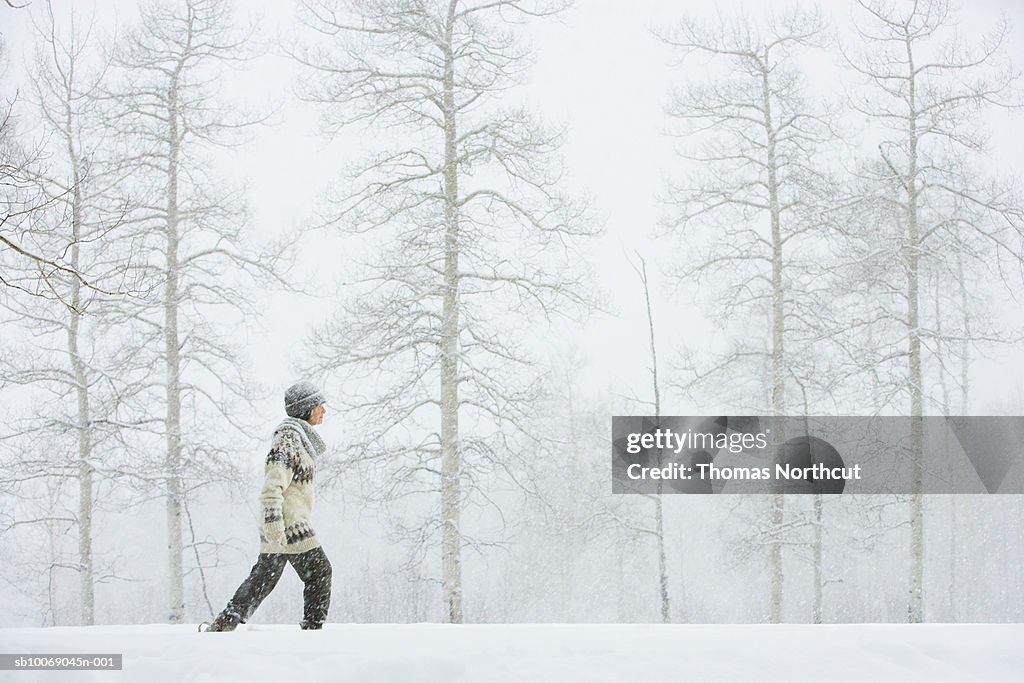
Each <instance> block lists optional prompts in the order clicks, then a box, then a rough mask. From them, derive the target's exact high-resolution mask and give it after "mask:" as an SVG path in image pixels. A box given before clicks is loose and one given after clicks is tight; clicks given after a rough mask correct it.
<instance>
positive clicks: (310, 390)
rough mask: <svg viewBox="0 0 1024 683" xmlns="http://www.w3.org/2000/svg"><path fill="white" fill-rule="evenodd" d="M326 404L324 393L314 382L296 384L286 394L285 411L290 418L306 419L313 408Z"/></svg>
mask: <svg viewBox="0 0 1024 683" xmlns="http://www.w3.org/2000/svg"><path fill="white" fill-rule="evenodd" d="M326 402H327V398H326V397H325V396H324V394H323V392H322V391H320V390H319V389H317V387H316V385H315V384H313V383H312V382H306V381H302V382H296V383H295V384H293V385H291V386H290V387H288V391H286V392H284V411H285V412H286V413H288V417H297V418H300V419H305V418H306V417H307V416H308V415H309V413H310V411H311V410H313V408H316V407H317V406H318V405H321V404H323V403H326Z"/></svg>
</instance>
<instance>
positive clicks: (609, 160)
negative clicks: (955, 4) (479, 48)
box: [0, 0, 1024, 409]
mask: <svg viewBox="0 0 1024 683" xmlns="http://www.w3.org/2000/svg"><path fill="white" fill-rule="evenodd" d="M31 4H32V5H33V7H32V10H31V11H33V12H38V11H39V10H40V9H41V6H40V5H41V0H32V3H31ZM54 4H55V6H56V8H57V9H58V11H60V10H61V9H63V8H64V6H65V5H66V4H73V5H74V6H75V7H76V8H81V10H82V11H83V12H87V11H89V9H90V8H91V7H93V6H94V3H92V2H89V1H87V0H79V1H76V2H74V3H68V2H66V1H58V2H55V3H54ZM731 4H733V3H727V2H722V3H714V2H687V3H679V2H672V1H654V0H648V1H646V2H632V3H625V2H620V1H617V0H578V1H577V3H576V6H575V7H574V8H573V9H572V10H571V11H570V12H569V13H568V14H566V15H565V16H564V17H562V18H561V19H559V20H547V21H540V22H536V23H534V24H532V25H531V26H529V27H528V28H527V29H525V32H526V33H527V34H528V35H529V36H530V37H531V40H532V43H533V45H534V47H535V64H534V66H533V68H532V70H531V71H530V72H529V74H528V82H527V83H526V84H525V86H524V87H522V88H519V89H517V90H514V91H512V92H511V93H510V97H515V98H522V99H523V100H525V101H526V102H528V103H529V104H530V105H531V106H532V108H533V109H534V110H535V111H537V112H539V113H542V114H543V115H544V118H545V120H546V121H548V122H550V123H556V124H557V123H564V124H565V125H566V126H567V128H568V139H567V143H566V145H565V147H564V148H563V157H564V159H565V165H566V169H567V171H568V175H567V180H568V188H569V189H573V190H579V191H582V190H586V191H587V192H588V193H589V194H590V195H591V196H592V198H593V200H594V205H595V208H596V210H597V214H598V215H600V216H603V217H604V219H605V220H606V229H607V234H606V236H605V237H603V238H602V239H601V240H600V242H599V243H598V244H597V245H596V248H595V250H594V254H595V256H594V258H595V265H596V268H595V270H596V271H597V272H598V273H599V274H600V275H601V278H600V280H601V286H602V287H603V288H604V290H605V291H606V292H607V293H608V294H609V295H611V298H612V301H613V303H614V305H615V306H616V308H617V309H618V311H619V313H620V317H617V318H599V319H597V320H595V321H594V322H593V323H592V324H591V325H590V326H589V327H588V329H587V330H585V331H582V332H581V333H580V334H579V338H580V344H581V345H583V346H584V348H586V349H587V350H588V351H589V352H590V354H591V356H592V359H593V361H594V368H593V371H592V372H591V381H592V383H593V388H594V389H595V390H601V389H603V388H605V387H606V386H607V383H608V382H618V383H622V382H628V383H631V384H632V385H633V387H635V388H636V390H637V391H643V390H644V389H645V388H646V382H647V378H646V375H645V374H644V373H645V372H646V371H645V368H646V362H647V356H646V354H647V346H646V344H647V337H646V328H645V325H646V320H645V318H644V314H643V310H642V308H641V303H642V292H641V290H640V288H639V283H638V280H637V278H636V276H635V275H634V274H633V272H632V270H631V269H630V267H629V266H628V264H626V262H625V261H624V259H623V255H624V254H625V253H630V254H631V252H632V250H633V249H634V248H638V249H640V250H641V251H642V252H643V253H644V254H645V256H647V257H648V261H649V262H651V261H653V260H655V258H656V256H657V255H658V254H659V251H660V250H659V248H658V247H657V246H656V245H654V244H653V243H652V241H651V239H650V238H649V235H650V232H651V230H652V228H653V227H654V226H655V225H656V223H657V221H658V219H659V217H660V216H661V215H662V212H663V209H662V207H661V206H660V205H659V203H658V201H657V194H658V193H660V192H661V191H662V189H663V187H664V182H665V178H666V174H667V172H669V171H671V170H676V171H677V170H678V167H679V162H678V160H677V159H676V158H675V157H674V156H673V153H672V145H673V142H672V141H671V140H670V139H669V138H667V137H665V136H664V134H663V131H664V130H665V128H666V126H667V125H668V123H669V122H668V119H667V118H666V117H665V115H664V113H663V109H662V107H663V106H664V104H665V102H666V101H667V96H668V89H669V85H670V83H679V82H680V80H681V78H680V76H681V74H680V69H679V68H678V67H671V66H670V65H669V59H670V53H669V52H668V51H667V50H666V48H664V47H663V46H662V45H661V44H659V43H658V41H657V40H656V39H655V38H654V37H653V36H652V34H651V28H652V27H654V26H660V25H664V24H665V23H666V22H667V21H670V20H672V19H673V18H675V17H677V16H678V15H679V13H680V12H681V11H682V10H683V9H686V10H687V11H689V12H692V13H694V14H698V15H704V14H706V13H707V12H713V11H714V8H715V7H716V5H722V6H730V5H731ZM780 4H781V3H780ZM851 5H852V2H850V1H849V0H840V1H837V2H825V3H821V6H822V7H823V8H824V9H825V10H826V12H827V13H829V14H831V16H832V18H833V19H834V21H835V22H836V23H840V24H845V23H846V21H847V17H848V15H849V10H850V7H851ZM95 6H96V7H97V8H98V12H99V14H100V16H101V18H102V19H103V23H104V24H107V25H109V24H110V23H111V19H112V18H113V17H114V16H115V15H117V17H118V22H119V23H120V24H124V23H127V22H129V21H130V20H131V18H132V16H133V14H134V8H135V6H136V2H135V0H124V1H121V0H118V2H97V3H95ZM236 6H237V7H238V8H239V9H240V10H242V11H243V12H245V13H248V12H252V11H255V12H257V13H259V14H262V15H263V26H262V29H261V33H262V34H263V35H264V36H267V37H270V38H273V37H274V36H275V35H277V34H278V33H280V34H281V35H287V34H288V33H289V32H290V28H289V24H290V23H291V22H292V16H293V3H292V2H290V1H287V0H273V1H270V0H264V1H262V2H245V3H242V2H237V3H236ZM746 6H747V8H748V10H749V11H750V12H751V13H752V14H756V13H757V12H758V11H759V7H760V4H759V3H747V4H746ZM964 7H967V8H969V9H967V10H965V11H963V12H961V14H960V16H961V18H962V20H963V26H964V31H965V33H966V34H967V36H969V37H970V36H972V35H976V31H977V30H978V29H984V28H986V27H990V26H991V25H992V24H993V22H994V21H995V20H996V19H997V17H998V15H999V13H1000V12H1005V13H1006V14H1007V15H1008V16H1009V18H1010V19H1011V21H1012V22H1013V31H1012V35H1011V41H1010V45H1009V46H1008V47H1009V51H1010V54H1011V58H1012V59H1013V61H1014V63H1015V66H1017V67H1018V68H1021V67H1024V2H1022V1H1021V0H977V1H975V2H970V3H965V4H964ZM28 17H29V12H28V11H25V10H22V11H13V10H9V9H6V8H0V31H2V33H3V34H4V36H5V39H6V40H7V42H8V44H9V47H10V48H11V50H10V53H9V55H8V62H9V65H8V69H7V72H6V74H4V76H3V79H4V84H3V90H4V91H5V92H6V91H9V90H10V88H11V85H10V84H11V83H13V82H17V81H18V80H19V79H20V78H21V69H20V66H19V65H18V62H19V61H20V60H21V55H22V51H23V49H24V46H25V42H26V41H25V38H26V35H27V34H28V31H29V29H30V26H29V24H30V22H29V21H28ZM272 49H273V48H272ZM837 62H838V55H837V54H829V53H822V54H821V55H820V57H819V58H818V59H816V60H815V61H814V62H813V64H812V68H813V69H814V72H813V73H811V74H810V75H809V77H810V79H811V81H812V82H813V83H815V84H820V85H822V86H827V85H828V84H830V83H831V82H832V81H833V80H834V76H835V74H836V73H837V71H836V64H837ZM294 73H295V66H294V65H293V64H292V63H290V62H289V61H288V60H287V59H286V58H284V57H281V56H279V55H274V54H271V55H267V56H264V57H261V58H259V59H258V60H257V61H256V62H255V63H254V64H253V65H251V66H250V67H249V68H248V69H247V70H246V72H244V73H242V74H239V75H238V76H235V77H232V78H231V80H230V83H229V85H228V86H227V90H228V91H229V92H232V94H235V95H240V96H243V97H245V98H246V99H247V100H250V101H253V102H259V101H267V100H275V101H279V102H280V101H284V102H285V105H284V108H283V109H282V111H281V115H280V116H278V117H277V118H278V120H279V122H278V123H277V124H276V125H274V126H272V127H265V128H261V129H260V130H258V131H257V132H256V137H255V140H254V141H253V142H252V143H251V144H249V145H247V146H246V147H244V148H242V149H240V150H234V151H232V152H230V153H229V154H227V155H224V156H223V158H222V159H221V164H222V168H223V172H224V174H225V175H226V176H228V177H229V178H230V179H231V180H233V181H245V182H247V183H248V185H249V188H250V192H249V194H248V199H249V202H250V210H251V213H252V224H253V227H254V228H255V229H256V230H257V231H258V232H259V234H260V235H261V236H270V235H273V234H275V233H277V232H278V231H279V230H281V229H289V228H293V227H295V226H298V225H302V224H303V223H304V222H305V221H309V220H311V219H312V218H313V216H314V213H315V208H316V204H317V202H318V200H319V198H320V196H321V195H322V193H323V191H324V188H325V187H326V186H327V185H328V184H330V183H331V182H333V181H336V179H337V177H338V175H337V174H338V171H339V170H340V168H341V166H342V164H344V163H347V162H351V161H354V160H356V159H355V158H356V156H357V154H358V152H357V145H356V143H355V141H353V140H350V139H339V140H336V141H335V142H333V143H330V144H328V143H327V142H326V141H325V139H324V138H323V137H321V136H320V135H319V134H318V130H317V112H316V110H315V109H314V108H313V107H312V106H311V105H306V104H303V103H298V102H295V101H294V100H293V98H292V96H291V94H290V93H289V92H288V88H289V85H290V82H291V80H292V78H293V76H294ZM1022 123H1024V120H1022V118H1021V117H1016V118H1015V119H1012V120H1011V119H1009V118H1004V120H1003V121H1002V123H1001V124H1000V127H999V129H997V131H996V136H995V139H996V140H998V144H997V145H996V147H997V148H998V152H997V157H998V159H999V160H1000V161H1001V162H1005V163H1013V164H1014V165H1015V166H1016V169H1017V174H1018V176H1024V172H1022V171H1024V167H1022V164H1021V162H1020V161H1019V160H1020V159H1022V158H1024V144H1022V141H1021V139H1020V138H1021V136H1020V134H1019V133H1018V132H1017V130H1019V129H1020V128H1021V124H1022ZM309 241H310V242H313V241H314V240H313V239H309ZM307 246H310V247H311V249H307V250H306V251H307V252H311V251H313V250H315V252H316V257H315V258H312V259H311V262H314V261H315V263H316V265H318V266H319V267H320V269H321V270H322V271H323V272H324V273H328V272H330V271H331V270H332V269H334V268H335V267H336V266H343V265H344V263H345V255H344V253H339V252H343V248H341V247H340V245H338V244H336V242H335V241H334V240H325V241H324V242H323V243H322V244H316V245H312V244H311V245H307ZM652 277H653V278H654V283H655V286H656V287H658V288H659V289H663V284H664V281H663V278H661V277H660V276H659V275H658V274H657V273H656V272H655V273H654V274H652ZM324 293H329V292H324ZM655 307H656V314H657V315H658V316H659V320H658V321H657V322H658V324H659V326H660V328H661V329H660V332H659V344H660V345H661V347H662V348H661V351H662V354H663V355H662V358H666V357H667V356H668V355H669V354H670V349H671V347H672V346H673V345H674V342H673V339H674V338H675V337H676V336H677V335H678V334H688V335H695V334H696V335H699V334H700V331H701V330H706V329H707V325H706V322H704V321H703V317H704V312H703V311H699V310H694V309H690V308H688V307H687V305H686V302H685V301H683V302H680V301H678V300H673V299H672V297H671V295H668V294H667V293H665V292H660V293H659V296H658V298H657V300H656V302H655ZM331 308H332V305H331V302H330V300H320V301H316V300H313V299H309V300H307V301H305V302H304V303H303V304H302V305H296V303H295V298H294V295H278V296H274V297H272V299H271V301H270V302H269V304H268V306H267V316H266V319H265V320H264V324H265V325H266V327H267V330H268V332H267V334H266V336H265V337H264V336H262V335H259V334H255V333H254V334H253V338H252V339H251V344H250V349H252V350H253V351H254V353H253V360H254V367H253V370H254V372H255V373H256V374H257V375H258V376H259V377H260V380H261V381H262V382H263V383H265V384H267V385H269V386H271V387H273V386H279V385H282V384H285V383H287V382H288V381H290V380H291V379H292V377H293V373H292V369H291V366H290V362H289V361H290V360H291V359H290V358H289V350H292V349H297V348H299V347H301V342H302V338H303V333H304V331H305V326H306V324H307V323H308V322H310V321H312V320H316V319H318V318H319V317H320V316H321V315H323V314H326V313H327V312H328V311H329V310H330V309H331ZM683 316H685V318H686V321H685V322H686V324H685V325H681V324H680V323H682V322H683V321H682V317H683ZM669 318H674V319H676V320H677V323H670V322H669V320H668V319H669ZM1016 319H1017V320H1018V321H1019V320H1020V316H1019V315H1018V316H1017V317H1016ZM697 338H699V336H698V337H697ZM1014 351H1015V350H1014ZM1017 355H1018V354H1017V353H1015V352H1013V353H1009V354H1008V355H1006V356H1004V360H1002V361H1001V362H984V363H983V362H979V363H977V367H976V368H975V372H976V374H977V377H978V380H979V382H980V383H981V384H982V385H984V384H985V383H992V390H993V391H997V390H996V387H997V386H999V384H1002V385H1006V384H1012V383H1013V381H1019V380H1020V378H1021V375H1022V373H1021V364H1020V363H1019V362H1017V361H1016V360H1015V358H1016V356H1017ZM1008 367H1009V368H1012V373H1009V374H1012V376H1013V377H1014V378H1015V380H1010V381H1008V380H1007V378H1006V377H1007V374H1008V373H1007V368H1008ZM663 369H664V368H663ZM606 377H607V378H608V379H607V380H606V379H605V378H606ZM997 378H998V380H997ZM997 381H998V383H999V384H996V382H997ZM977 388H978V387H977V385H976V389H977ZM975 397H976V401H975V403H976V405H975V408H976V409H977V408H979V407H980V406H981V405H983V404H984V402H985V397H984V396H979V395H978V393H975Z"/></svg>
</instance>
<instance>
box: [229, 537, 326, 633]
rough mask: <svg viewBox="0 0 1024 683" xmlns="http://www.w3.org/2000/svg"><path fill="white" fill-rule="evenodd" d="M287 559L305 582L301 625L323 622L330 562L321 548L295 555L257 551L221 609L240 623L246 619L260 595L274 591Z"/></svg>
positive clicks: (263, 595) (258, 600)
mask: <svg viewBox="0 0 1024 683" xmlns="http://www.w3.org/2000/svg"><path fill="white" fill-rule="evenodd" d="M289 562H291V563H292V566H293V567H295V573H296V574H298V575H299V578H300V579H302V583H303V584H305V588H304V589H303V591H302V598H303V622H304V625H306V624H322V623H324V620H326V619H327V610H328V608H330V606H331V563H330V561H329V560H328V559H327V555H325V554H324V551H323V548H319V547H318V548H313V549H312V550H307V551H306V552H304V553H299V554H296V555H291V554H285V553H274V554H268V553H260V556H259V558H258V559H257V560H256V564H254V565H253V567H252V570H251V571H250V572H249V576H248V577H246V579H245V581H243V582H242V585H241V586H239V587H238V590H236V591H235V594H234V595H233V596H232V598H231V600H229V601H228V606H227V607H226V608H225V609H224V611H225V612H227V613H229V614H233V615H234V616H236V617H238V620H239V621H240V622H241V623H243V624H244V623H245V622H246V621H248V619H249V617H251V616H252V613H253V612H255V611H256V608H257V607H259V606H260V603H261V602H263V600H264V598H266V597H267V596H268V595H270V591H272V590H274V586H276V585H277V582H278V581H279V580H280V578H281V574H282V573H284V566H285V564H287V563H289Z"/></svg>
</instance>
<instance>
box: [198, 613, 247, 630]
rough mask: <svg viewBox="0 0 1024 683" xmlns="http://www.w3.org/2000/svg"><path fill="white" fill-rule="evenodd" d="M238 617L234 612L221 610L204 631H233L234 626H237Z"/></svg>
mask: <svg viewBox="0 0 1024 683" xmlns="http://www.w3.org/2000/svg"><path fill="white" fill-rule="evenodd" d="M238 622H239V619H238V617H236V616H235V615H234V614H230V613H228V612H221V613H220V614H218V615H217V618H216V619H214V620H213V623H212V624H210V626H209V628H207V629H206V631H205V632H206V633H209V632H211V631H234V630H235V627H236V626H238Z"/></svg>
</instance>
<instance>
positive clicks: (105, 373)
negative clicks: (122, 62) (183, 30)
mask: <svg viewBox="0 0 1024 683" xmlns="http://www.w3.org/2000/svg"><path fill="white" fill-rule="evenodd" d="M33 22H34V24H35V32H34V33H35V38H36V51H35V56H34V59H33V61H32V62H31V64H30V65H29V69H28V71H29V76H30V83H31V85H30V88H29V95H28V97H27V100H26V103H25V104H26V105H27V106H28V107H31V112H32V114H33V118H34V119H35V120H36V121H38V122H39V126H38V128H39V129H40V130H41V133H42V135H43V137H42V141H41V142H40V144H39V147H38V149H39V157H40V158H39V160H37V163H35V164H33V165H32V166H31V167H30V168H25V169H23V170H22V173H23V176H24V177H25V178H26V179H27V180H28V182H30V183H31V185H32V187H33V196H34V197H35V202H34V207H33V208H31V209H30V210H28V211H26V212H24V213H23V214H22V216H21V217H22V219H23V220H22V221H21V222H20V224H21V225H22V226H26V225H27V226H30V229H31V232H32V233H33V235H32V237H31V239H32V241H33V242H35V243H36V244H39V245H40V247H41V249H40V252H41V253H42V252H44V251H45V253H55V250H59V253H60V257H59V259H43V260H42V261H41V260H39V258H40V257H37V256H34V255H27V256H26V253H25V252H23V251H22V252H19V253H20V254H21V255H22V256H23V257H25V258H23V259H22V261H23V263H21V264H20V266H21V267H20V268H19V267H18V265H19V264H13V266H12V267H11V268H9V269H7V275H8V277H10V278H11V279H12V280H14V279H17V280H18V281H21V282H24V283H28V282H32V281H35V282H36V286H37V287H38V286H39V285H40V284H42V285H45V290H43V291H42V292H41V293H39V292H37V294H38V295H37V296H32V297H18V296H12V297H5V298H4V299H3V300H2V301H0V305H3V306H4V308H6V309H7V310H8V311H10V312H11V314H12V316H13V318H12V321H11V322H10V323H8V324H10V325H12V326H17V327H20V328H22V329H25V330H27V331H30V332H31V334H32V335H33V347H34V348H33V349H32V351H31V352H28V353H18V354H15V355H13V356H12V357H10V358H9V359H4V362H0V384H2V385H11V384H13V385H19V386H23V387H26V386H29V385H33V386H39V387H45V390H46V394H45V396H46V399H45V400H46V402H47V404H48V405H50V406H51V408H50V410H48V411H46V412H45V413H43V414H40V413H39V412H37V411H26V412H25V413H24V414H22V415H20V416H18V417H16V418H14V421H13V422H9V423H8V426H9V428H10V429H11V431H12V433H13V434H14V435H15V436H14V437H13V438H15V439H16V442H17V443H21V444H22V446H21V447H24V441H23V439H38V438H39V437H40V436H45V438H46V439H47V440H49V441H51V443H52V446H53V447H52V449H50V451H49V453H50V455H51V456H52V460H51V461H50V462H49V463H48V464H47V465H46V466H45V467H42V468H41V470H32V469H31V468H30V469H26V467H28V464H27V463H26V462H25V460H24V459H22V458H15V459H13V461H12V463H11V465H12V467H11V472H12V474H14V475H15V476H18V475H19V474H20V476H23V477H26V478H27V479H31V478H32V476H33V474H38V473H39V472H40V471H41V472H42V473H43V476H45V477H53V478H55V480H56V482H55V483H54V484H53V485H54V486H56V487H57V490H60V491H63V490H64V488H63V487H64V484H65V483H66V482H68V481H69V480H70V481H76V482H77V488H78V491H77V496H76V498H77V509H76V511H75V514H74V515H73V517H72V522H71V526H75V527H77V536H78V548H77V561H76V562H73V563H69V562H64V563H62V564H61V566H63V567H66V568H70V569H74V570H75V571H76V572H77V573H78V580H79V588H80V590H79V602H78V605H79V610H80V612H79V620H80V623H83V624H91V623H93V618H94V598H93V587H94V585H95V583H96V578H95V572H94V552H93V547H92V539H93V536H94V532H93V523H94V510H95V495H94V485H95V480H96V478H97V476H99V477H103V476H105V474H104V473H103V472H102V470H103V467H102V466H101V467H100V468H99V471H98V470H97V466H96V465H97V463H96V460H95V458H94V449H95V448H97V447H98V446H100V445H101V444H103V443H104V441H105V440H107V439H109V436H110V433H109V429H108V428H106V427H105V426H104V424H105V420H106V419H107V418H109V417H110V415H111V414H112V411H113V405H114V395H115V393H116V387H117V381H116V379H115V378H114V377H113V376H112V375H113V373H111V372H110V365H109V353H107V352H106V351H105V350H104V349H103V344H102V343H99V344H97V339H96V337H95V335H94V334H92V333H91V331H90V329H88V328H89V323H90V322H91V321H92V320H93V319H94V318H95V316H96V315H97V314H98V312H99V311H100V310H101V309H102V306H103V299H104V298H106V297H105V295H104V291H105V290H104V289H103V288H102V287H99V286H97V285H95V284H92V283H90V282H89V281H87V280H86V279H85V277H84V276H83V273H86V272H88V273H92V274H94V275H95V276H96V278H97V280H96V282H99V283H104V282H112V283H113V285H112V286H111V289H119V288H120V287H122V285H125V284H126V278H127V276H128V275H129V274H130V273H129V272H127V271H125V268H124V265H123V264H124V261H123V259H121V258H119V256H118V255H119V254H125V253H130V249H125V248H123V247H120V248H119V247H118V246H117V245H115V244H114V242H115V240H117V239H118V238H119V237H120V235H119V233H118V229H119V227H121V221H122V219H123V218H124V205H125V202H124V200H123V199H122V198H121V197H119V196H118V191H117V185H118V184H119V183H120V182H121V181H123V179H124V170H123V169H119V168H117V166H116V165H113V164H111V163H110V157H111V154H110V151H111V150H112V149H114V148H115V147H116V145H114V143H113V141H112V139H111V138H112V137H113V136H112V135H111V134H110V131H106V130H104V129H103V127H102V126H101V125H100V120H99V116H98V112H97V100H96V96H97V94H98V86H99V82H100V80H101V79H102V77H103V73H104V67H103V65H102V64H101V63H99V62H98V59H97V57H98V49H97V47H96V37H95V36H93V35H91V34H92V28H93V27H92V24H91V22H90V21H88V20H87V21H85V22H84V25H83V23H82V22H81V21H80V20H79V19H76V17H75V16H74V15H71V20H70V26H69V27H68V28H67V29H62V28H60V27H59V26H58V22H57V20H56V19H55V17H54V13H53V8H52V6H51V4H50V3H49V2H46V3H45V4H44V6H43V9H42V10H41V12H40V13H39V14H38V15H36V16H34V17H33ZM43 159H45V164H44V163H43ZM21 234H22V241H23V242H24V241H25V232H24V231H21ZM33 261H34V263H31V262H33ZM58 261H59V262H58ZM44 262H45V263H44ZM30 263H31V265H29V264H30ZM9 281H10V280H9ZM128 286H129V287H131V286H132V285H131V284H130V283H128ZM23 291H28V288H27V287H26V288H23ZM65 406H71V407H72V410H71V411H70V414H65ZM68 437H71V438H73V440H74V441H75V448H74V450H75V451H76V456H75V458H74V460H73V462H74V466H73V467H69V466H68V464H67V463H66V458H67V452H66V450H65V445H66V442H65V441H64V440H65V439H67V438H68ZM32 467H39V464H38V463H35V464H33V465H32ZM61 505H65V503H64V502H63V501H62V502H61ZM45 517H46V516H45V515H44V519H42V520H40V523H46V521H45Z"/></svg>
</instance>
